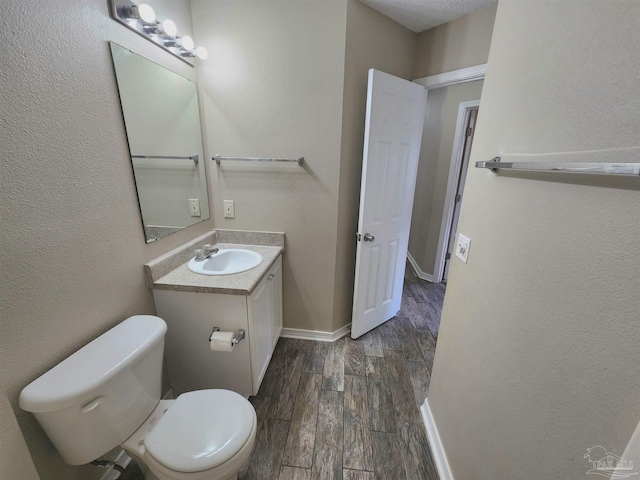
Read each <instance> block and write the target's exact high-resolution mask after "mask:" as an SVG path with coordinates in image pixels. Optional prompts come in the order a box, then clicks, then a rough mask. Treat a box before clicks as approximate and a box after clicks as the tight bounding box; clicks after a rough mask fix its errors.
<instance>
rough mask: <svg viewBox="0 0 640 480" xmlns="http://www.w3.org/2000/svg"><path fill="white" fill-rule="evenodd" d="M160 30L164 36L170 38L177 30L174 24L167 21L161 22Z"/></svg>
mask: <svg viewBox="0 0 640 480" xmlns="http://www.w3.org/2000/svg"><path fill="white" fill-rule="evenodd" d="M162 30H163V31H164V33H165V34H167V35H169V36H170V37H174V36H175V35H176V33H178V28H177V27H176V24H175V23H173V21H172V20H169V19H167V20H165V21H164V22H162Z"/></svg>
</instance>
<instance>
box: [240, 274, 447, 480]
mask: <svg viewBox="0 0 640 480" xmlns="http://www.w3.org/2000/svg"><path fill="white" fill-rule="evenodd" d="M443 299H444V285H442V284H431V283H428V282H424V281H422V280H420V279H418V278H416V277H415V275H413V272H412V270H411V269H410V268H409V267H408V268H407V274H406V275H405V286H404V295H403V299H402V308H401V310H400V312H399V314H398V316H397V317H395V318H393V319H391V320H389V321H388V322H386V323H385V324H383V325H381V326H380V327H378V328H376V329H375V330H373V331H371V332H369V333H367V334H366V335H363V336H362V337H360V338H358V339H357V340H352V339H351V338H350V337H349V336H347V337H344V338H342V339H340V340H338V341H336V342H334V343H325V342H313V341H307V340H297V339H287V338H281V339H280V341H279V342H278V345H277V347H276V350H275V352H274V354H273V358H272V360H271V363H270V365H269V367H268V369H267V372H266V374H265V377H264V380H263V382H262V386H261V387H260V391H259V392H258V395H256V396H255V397H250V398H249V400H250V401H251V403H252V404H253V405H254V407H255V409H256V412H257V415H258V435H257V439H256V446H255V449H254V451H253V454H252V456H251V461H250V462H249V464H248V465H247V466H246V467H245V468H244V469H243V470H242V471H241V472H240V473H239V475H238V479H239V480H254V479H256V480H257V479H259V480H309V479H313V480H319V479H323V480H324V479H332V480H381V479H391V480H399V479H404V478H406V479H416V480H417V479H420V480H437V479H438V474H437V472H436V469H435V466H434V462H433V459H432V457H431V452H430V450H429V446H428V442H427V438H426V434H425V429H424V425H423V423H422V419H421V416H420V410H419V406H420V405H421V404H422V403H423V402H424V399H425V397H426V396H427V393H428V391H429V381H430V374H431V368H432V366H433V357H434V352H435V345H436V339H437V336H438V329H439V326H440V313H441V311H442V301H443Z"/></svg>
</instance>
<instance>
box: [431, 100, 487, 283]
mask: <svg viewBox="0 0 640 480" xmlns="http://www.w3.org/2000/svg"><path fill="white" fill-rule="evenodd" d="M479 107H480V100H469V101H467V102H460V104H459V105H458V119H457V121H456V132H455V134H454V137H453V149H452V151H451V164H450V165H449V179H448V180H447V193H446V194H445V197H444V208H445V210H444V215H443V216H442V223H441V224H440V237H439V239H438V250H437V251H436V264H435V267H434V274H437V273H438V272H439V271H440V269H442V273H441V274H439V275H438V276H437V277H436V278H439V279H440V280H439V281H440V282H441V281H443V280H444V272H445V267H446V261H447V260H446V255H447V249H448V246H449V241H450V240H451V238H450V236H451V230H452V227H453V217H454V212H455V208H456V194H457V192H458V187H459V184H460V170H462V164H463V163H464V146H465V143H466V141H467V135H466V132H465V130H466V126H467V123H468V122H469V115H470V114H471V110H473V109H474V108H479ZM476 122H477V120H476Z"/></svg>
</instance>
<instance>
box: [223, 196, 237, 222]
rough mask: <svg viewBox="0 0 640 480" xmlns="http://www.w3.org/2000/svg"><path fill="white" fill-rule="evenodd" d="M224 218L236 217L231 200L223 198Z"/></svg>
mask: <svg viewBox="0 0 640 480" xmlns="http://www.w3.org/2000/svg"><path fill="white" fill-rule="evenodd" d="M223 204H224V218H236V208H235V205H234V203H233V200H224V201H223Z"/></svg>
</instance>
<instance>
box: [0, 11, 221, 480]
mask: <svg viewBox="0 0 640 480" xmlns="http://www.w3.org/2000/svg"><path fill="white" fill-rule="evenodd" d="M0 35H1V36H2V41H3V44H4V46H5V47H4V49H3V53H2V69H1V70H0V81H1V83H2V89H0V98H1V104H2V125H1V126H0V128H1V130H2V132H1V133H2V137H1V143H2V146H1V151H2V176H1V178H0V182H1V188H0V196H1V202H0V204H1V205H2V207H1V208H2V224H3V226H2V230H1V235H2V238H1V248H0V264H1V265H2V268H1V269H0V271H1V273H0V275H1V277H0V280H1V291H2V322H1V323H0V362H1V364H2V377H1V378H0V383H1V384H2V385H3V386H4V388H5V390H6V393H7V397H8V398H9V401H10V402H11V405H12V407H13V410H14V411H15V413H16V415H17V418H18V422H19V424H20V427H21V429H22V432H23V434H24V436H25V439H26V442H27V444H28V446H29V449H30V451H31V454H32V457H33V459H34V463H35V465H36V467H37V469H38V472H39V474H40V476H41V477H42V478H43V480H47V479H52V480H53V479H56V480H57V479H61V478H64V479H65V480H72V479H83V480H85V479H90V478H92V476H93V475H94V474H95V473H96V470H97V469H95V468H94V467H69V466H67V465H66V464H64V462H63V461H62V459H61V458H60V457H59V455H58V454H57V452H56V451H55V449H54V447H53V446H52V445H51V443H50V442H49V441H48V439H47V438H46V437H45V435H44V433H43V432H42V430H41V429H40V427H39V426H38V425H37V423H36V421H35V419H34V417H33V416H32V415H31V414H28V413H24V412H21V411H20V409H19V408H18V406H17V399H18V394H19V392H20V390H21V389H22V388H23V387H24V386H25V385H26V384H28V383H29V382H30V381H32V380H33V379H35V378H36V377H38V376H39V375H40V374H42V373H43V372H45V371H46V370H48V369H49V368H51V367H53V366H54V365H55V364H56V363H57V362H59V361H60V360H62V359H63V358H65V357H66V356H68V355H69V354H71V353H73V352H74V351H75V350H77V349H78V348H80V347H81V346H82V345H84V344H86V343H87V342H88V341H90V340H91V339H93V338H94V337H96V336H97V335H99V334H100V333H102V332H104V331H105V330H107V329H108V328H110V327H111V326H113V325H115V324H116V323H118V322H120V321H122V320H124V319H125V318H126V317H128V316H130V315H133V314H139V313H154V312H155V309H154V306H153V299H152V296H151V292H150V291H149V290H148V289H147V287H146V285H145V279H144V272H143V264H144V262H145V261H146V260H149V259H151V258H154V257H156V256H158V255H160V254H162V253H164V252H166V251H168V250H170V249H172V248H174V247H176V246H177V245H180V244H182V243H184V242H185V241H186V240H187V239H191V238H194V237H195V236H197V235H199V234H201V233H203V232H205V231H206V230H209V229H211V228H212V222H211V221H209V222H203V223H201V224H199V225H197V226H193V227H190V228H188V229H186V230H185V231H182V232H180V233H176V234H173V235H170V236H169V237H167V238H165V239H162V240H159V241H157V242H154V243H153V244H150V245H146V244H145V241H144V235H143V232H142V225H141V222H140V214H139V211H138V204H137V199H136V191H135V186H134V182H133V175H132V171H131V163H130V160H129V153H128V149H127V142H126V137H125V131H124V126H123V122H122V115H121V111H120V104H119V100H118V94H117V89H116V82H115V76H114V74H113V66H112V64H111V54H110V51H109V45H108V43H107V41H108V40H113V41H115V42H117V43H119V44H121V45H123V46H125V47H127V48H131V49H132V50H134V51H136V52H137V53H140V54H142V55H144V56H146V57H147V58H150V59H151V60H153V61H156V62H158V63H161V64H163V65H165V66H167V67H169V68H172V69H174V70H175V71H177V72H179V73H182V74H183V75H185V76H191V77H192V78H193V76H194V72H193V69H192V68H191V67H189V66H187V65H186V64H184V63H183V62H181V61H180V60H178V59H175V58H173V57H172V56H171V55H169V54H167V53H165V52H162V51H161V50H160V49H159V48H158V47H156V46H154V45H153V44H151V43H150V42H148V41H147V40H145V39H143V38H142V37H140V36H139V35H137V34H136V33H134V32H131V31H130V30H128V29H126V28H125V27H123V26H121V25H120V24H118V23H116V22H115V21H113V20H111V18H110V17H109V13H108V11H107V2H106V1H105V0H76V1H71V2H63V3H58V2H41V1H36V0H26V1H19V2H18V1H9V2H3V4H2V16H1V17H0ZM3 428H4V424H3ZM98 473H102V472H98Z"/></svg>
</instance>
